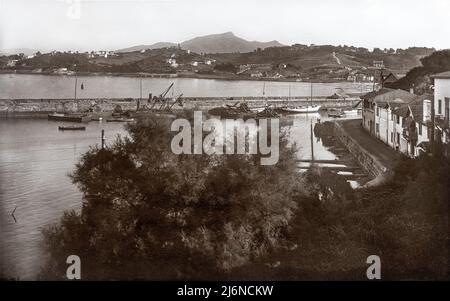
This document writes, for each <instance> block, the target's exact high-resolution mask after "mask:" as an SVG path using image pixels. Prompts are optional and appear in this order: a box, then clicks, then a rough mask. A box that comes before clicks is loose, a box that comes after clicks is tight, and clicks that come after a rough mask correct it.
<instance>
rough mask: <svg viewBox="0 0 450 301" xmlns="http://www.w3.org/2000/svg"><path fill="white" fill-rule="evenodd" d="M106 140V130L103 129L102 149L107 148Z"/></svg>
mask: <svg viewBox="0 0 450 301" xmlns="http://www.w3.org/2000/svg"><path fill="white" fill-rule="evenodd" d="M105 140H106V138H105V130H103V129H102V149H104V148H105Z"/></svg>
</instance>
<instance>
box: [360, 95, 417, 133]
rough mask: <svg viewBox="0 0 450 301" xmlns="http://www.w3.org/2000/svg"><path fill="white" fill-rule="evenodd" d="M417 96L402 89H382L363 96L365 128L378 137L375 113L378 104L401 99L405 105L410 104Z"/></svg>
mask: <svg viewBox="0 0 450 301" xmlns="http://www.w3.org/2000/svg"><path fill="white" fill-rule="evenodd" d="M415 97H416V96H415V95H414V94H411V93H409V92H406V91H404V90H400V89H396V90H394V89H389V88H381V89H380V90H378V91H373V92H369V93H367V94H365V95H363V96H361V99H362V102H363V108H362V118H363V127H364V129H366V130H367V131H368V132H369V133H371V134H372V135H376V130H377V128H376V127H377V126H376V124H375V111H376V103H377V102H378V103H380V106H378V108H380V107H381V104H383V105H385V104H386V103H390V102H393V101H396V100H397V99H401V100H402V101H404V103H408V102H410V101H412V100H414V98H415Z"/></svg>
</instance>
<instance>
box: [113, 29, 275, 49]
mask: <svg viewBox="0 0 450 301" xmlns="http://www.w3.org/2000/svg"><path fill="white" fill-rule="evenodd" d="M176 45H177V44H175V43H168V42H162V43H155V44H152V45H139V46H134V47H129V48H125V49H120V50H118V52H129V51H138V50H142V49H155V48H163V47H171V46H176ZM180 46H181V48H183V49H187V50H191V51H193V52H196V53H232V52H252V51H254V50H256V49H258V48H261V49H264V48H267V47H279V46H284V45H282V44H280V43H279V42H278V41H276V40H274V41H270V42H258V41H247V40H245V39H242V38H240V37H238V36H236V35H235V34H234V33H233V32H231V31H227V32H224V33H219V34H210V35H205V36H199V37H196V38H193V39H190V40H187V41H184V42H182V43H180Z"/></svg>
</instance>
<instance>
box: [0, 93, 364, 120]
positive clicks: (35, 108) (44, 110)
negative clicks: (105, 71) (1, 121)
mask: <svg viewBox="0 0 450 301" xmlns="http://www.w3.org/2000/svg"><path fill="white" fill-rule="evenodd" d="M181 101H182V103H183V106H178V105H175V106H173V110H174V111H177V110H183V109H188V110H203V111H204V110H209V109H212V108H214V107H220V106H224V105H233V104H235V103H236V102H246V103H247V104H248V106H249V107H256V106H261V105H266V104H271V105H273V106H274V107H278V106H284V105H291V106H304V105H309V104H310V103H311V101H310V99H309V98H308V97H292V98H290V99H288V98H287V97H266V98H262V97H182V98H181ZM359 101H360V99H359V98H358V97H350V98H345V99H344V98H343V99H328V98H326V97H314V98H313V101H312V103H313V104H318V105H321V106H322V108H323V109H328V108H346V107H353V106H355V105H358V103H359ZM146 104H148V99H140V98H84V99H74V98H68V99H48V98H47V99H45V98H43V99H0V118H34V117H36V118H43V117H47V114H50V113H55V112H56V113H85V112H93V113H97V114H98V115H99V116H108V114H111V113H112V112H113V111H117V110H118V111H136V110H137V109H138V108H139V107H141V106H143V105H146Z"/></svg>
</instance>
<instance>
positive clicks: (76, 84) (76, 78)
mask: <svg viewBox="0 0 450 301" xmlns="http://www.w3.org/2000/svg"><path fill="white" fill-rule="evenodd" d="M77 86H78V77H77V76H76V75H75V100H77Z"/></svg>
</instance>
